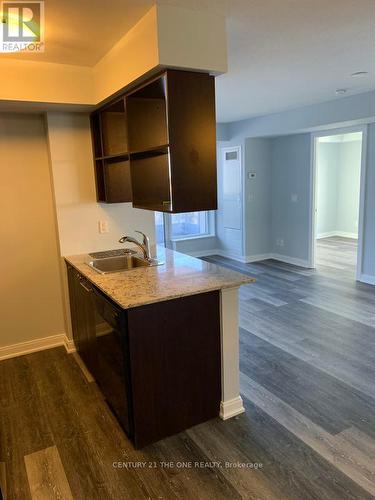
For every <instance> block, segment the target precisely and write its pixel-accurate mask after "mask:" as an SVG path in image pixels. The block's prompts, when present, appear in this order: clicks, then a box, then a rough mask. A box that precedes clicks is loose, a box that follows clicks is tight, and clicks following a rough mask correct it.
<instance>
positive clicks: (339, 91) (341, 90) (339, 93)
mask: <svg viewBox="0 0 375 500" xmlns="http://www.w3.org/2000/svg"><path fill="white" fill-rule="evenodd" d="M347 91H348V89H336V94H337V95H342V94H346V93H347Z"/></svg>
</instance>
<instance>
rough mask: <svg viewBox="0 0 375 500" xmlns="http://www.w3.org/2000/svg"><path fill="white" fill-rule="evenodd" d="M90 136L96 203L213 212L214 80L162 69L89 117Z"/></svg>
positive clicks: (194, 73)
mask: <svg viewBox="0 0 375 500" xmlns="http://www.w3.org/2000/svg"><path fill="white" fill-rule="evenodd" d="M91 129H92V137H93V151H94V155H95V169H96V170H95V172H96V181H97V195H98V200H99V201H105V202H121V201H130V199H132V201H133V206H134V207H136V208H143V209H148V210H155V211H161V212H170V213H179V212H194V211H202V210H216V209H217V178H216V119H215V82H214V77H212V76H210V75H208V74H206V73H197V72H192V71H179V70H166V71H164V72H163V73H162V74H160V75H158V76H157V77H154V78H152V79H150V80H148V81H146V82H144V83H143V84H141V85H139V86H138V87H136V88H135V89H134V90H132V91H131V92H129V93H127V94H126V95H125V96H122V97H121V99H118V100H117V101H115V102H114V103H111V104H109V105H107V106H105V107H104V108H101V109H99V110H98V111H96V112H95V113H93V114H92V116H91ZM127 155H128V156H127ZM118 156H122V160H124V161H119V162H116V161H114V159H116V157H118ZM128 159H129V162H128ZM113 165H116V167H117V169H116V170H115V168H112V169H111V168H110V167H111V166H112V167H113ZM129 166H130V167H129ZM129 168H130V171H129ZM125 170H126V172H125ZM130 183H131V187H130Z"/></svg>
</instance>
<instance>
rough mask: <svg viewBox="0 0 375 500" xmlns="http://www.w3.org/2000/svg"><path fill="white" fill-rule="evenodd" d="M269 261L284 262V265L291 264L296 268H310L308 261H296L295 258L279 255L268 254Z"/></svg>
mask: <svg viewBox="0 0 375 500" xmlns="http://www.w3.org/2000/svg"><path fill="white" fill-rule="evenodd" d="M269 258H270V259H274V260H279V261H280V262H285V263H286V264H292V265H294V266H298V267H307V268H309V269H310V268H311V266H310V264H309V261H308V260H304V259H298V258H297V257H289V256H288V255H282V254H280V253H272V254H270V257H269Z"/></svg>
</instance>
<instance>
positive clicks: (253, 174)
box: [247, 172, 257, 180]
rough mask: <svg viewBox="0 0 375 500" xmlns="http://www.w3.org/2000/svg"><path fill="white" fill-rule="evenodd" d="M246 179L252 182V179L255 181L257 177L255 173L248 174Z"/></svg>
mask: <svg viewBox="0 0 375 500" xmlns="http://www.w3.org/2000/svg"><path fill="white" fill-rule="evenodd" d="M247 177H248V178H249V179H252V180H253V179H256V177H257V173H256V172H249V173H248V174H247Z"/></svg>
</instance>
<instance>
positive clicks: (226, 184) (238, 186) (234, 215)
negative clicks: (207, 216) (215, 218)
mask: <svg viewBox="0 0 375 500" xmlns="http://www.w3.org/2000/svg"><path fill="white" fill-rule="evenodd" d="M223 155H224V157H223V224H224V228H227V229H237V230H241V229H242V183H241V180H242V179H241V178H242V175H241V159H240V148H239V147H236V148H232V149H227V148H226V149H224V150H223Z"/></svg>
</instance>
